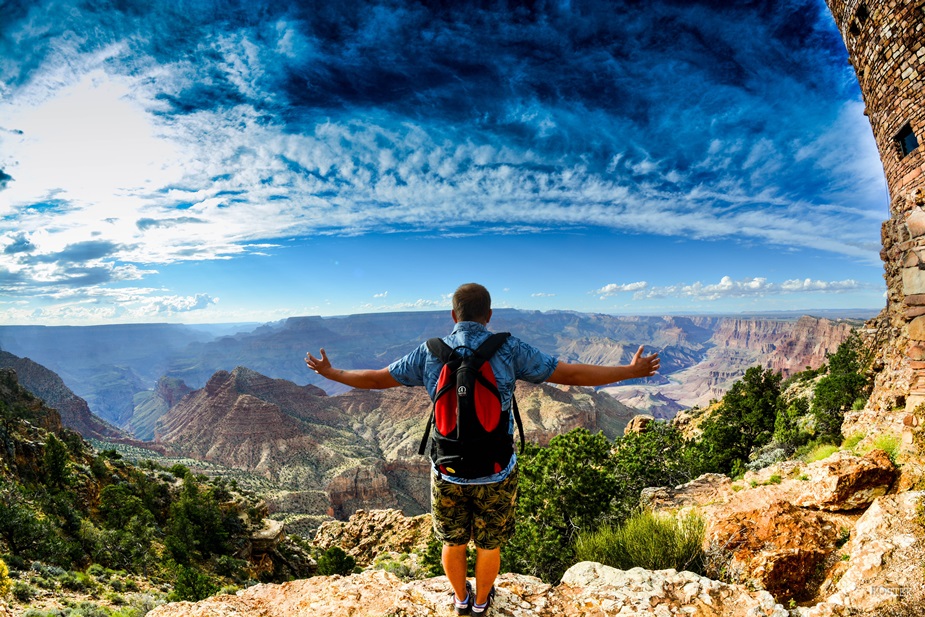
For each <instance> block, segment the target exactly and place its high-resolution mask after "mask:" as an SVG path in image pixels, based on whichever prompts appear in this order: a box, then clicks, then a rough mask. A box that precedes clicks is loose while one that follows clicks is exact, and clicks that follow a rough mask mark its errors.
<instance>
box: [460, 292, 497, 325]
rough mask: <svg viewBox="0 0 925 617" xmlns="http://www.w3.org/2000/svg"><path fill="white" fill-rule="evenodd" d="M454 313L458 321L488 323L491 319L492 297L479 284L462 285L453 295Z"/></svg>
mask: <svg viewBox="0 0 925 617" xmlns="http://www.w3.org/2000/svg"><path fill="white" fill-rule="evenodd" d="M453 312H454V313H456V319H457V320H458V321H477V322H479V323H488V319H489V317H491V295H490V294H489V293H488V290H487V289H485V287H483V286H482V285H479V284H478V283H466V284H465V285H460V286H459V288H458V289H457V290H456V293H454V294H453Z"/></svg>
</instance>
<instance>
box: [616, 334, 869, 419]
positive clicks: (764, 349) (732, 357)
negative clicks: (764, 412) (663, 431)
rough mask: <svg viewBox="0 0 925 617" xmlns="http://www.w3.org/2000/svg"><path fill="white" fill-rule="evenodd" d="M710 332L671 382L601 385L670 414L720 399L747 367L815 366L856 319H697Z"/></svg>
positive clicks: (786, 371)
mask: <svg viewBox="0 0 925 617" xmlns="http://www.w3.org/2000/svg"><path fill="white" fill-rule="evenodd" d="M698 322H699V323H701V324H706V325H709V331H710V332H711V335H710V337H709V339H707V341H705V342H704V354H703V356H702V358H701V359H699V360H698V361H697V362H696V363H692V364H690V365H688V366H686V367H684V368H683V369H682V370H679V371H678V372H675V373H673V374H671V381H670V383H666V384H655V385H634V386H615V387H611V388H605V391H606V392H608V393H609V394H612V395H613V396H614V397H616V398H617V399H619V400H620V401H621V402H623V403H625V404H626V405H630V406H634V407H636V408H638V409H641V410H645V411H646V412H648V413H650V414H652V415H654V416H655V417H656V418H659V419H671V418H673V417H674V416H675V414H676V413H677V412H678V411H680V410H682V409H685V408H689V407H694V406H704V405H708V404H709V402H710V401H711V399H720V398H722V396H723V395H724V394H725V393H726V391H728V390H729V388H730V387H731V386H732V384H733V383H734V382H735V381H736V380H738V379H741V378H742V375H744V374H745V371H746V370H747V369H748V368H749V367H752V366H755V365H761V366H763V367H764V368H770V369H772V370H774V371H779V372H781V373H782V374H783V375H784V377H788V376H790V375H792V374H793V373H796V372H799V371H802V370H805V369H806V368H818V367H819V366H822V365H823V364H824V363H825V361H826V354H829V353H834V351H835V350H836V349H838V346H839V345H841V343H842V342H844V341H845V340H846V339H847V338H848V336H849V335H850V334H851V332H852V331H853V330H854V329H855V327H856V325H857V323H849V322H846V321H832V320H829V319H819V318H815V317H808V316H804V317H801V318H800V319H798V320H796V321H783V320H780V321H776V320H769V319H732V318H707V317H704V318H700V319H699V320H698Z"/></svg>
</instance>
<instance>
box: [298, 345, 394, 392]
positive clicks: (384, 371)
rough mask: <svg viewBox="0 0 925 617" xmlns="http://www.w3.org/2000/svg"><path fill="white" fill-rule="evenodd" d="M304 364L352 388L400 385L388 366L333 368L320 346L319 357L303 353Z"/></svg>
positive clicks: (376, 388) (378, 387)
mask: <svg viewBox="0 0 925 617" xmlns="http://www.w3.org/2000/svg"><path fill="white" fill-rule="evenodd" d="M305 364H307V365H308V368H310V369H311V370H313V371H315V372H316V373H318V374H319V375H321V376H322V377H325V378H326V379H330V380H331V381H336V382H339V383H342V384H344V385H345V386H350V387H352V388H363V389H373V390H381V389H382V388H394V387H396V386H400V385H401V384H400V383H398V382H397V381H395V378H394V377H392V374H391V373H390V372H389V369H388V367H386V368H381V369H358V370H345V369H341V368H334V367H333V366H331V361H330V360H328V354H326V353H325V352H324V347H322V348H321V357H320V358H316V357H315V356H313V355H312V354H311V352H309V353H307V354H305Z"/></svg>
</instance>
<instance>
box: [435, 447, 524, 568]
mask: <svg viewBox="0 0 925 617" xmlns="http://www.w3.org/2000/svg"><path fill="white" fill-rule="evenodd" d="M430 505H431V510H432V511H433V519H434V533H435V534H436V536H437V539H438V540H440V541H441V542H443V543H444V544H448V545H450V546H457V545H460V544H468V543H469V540H470V539H474V540H475V545H476V546H477V547H478V548H482V549H488V550H492V549H496V548H498V547H500V546H501V545H502V544H504V543H505V542H507V541H508V540H510V538H511V536H512V535H514V514H515V512H516V510H517V466H516V465H515V466H514V469H513V470H511V474H510V475H509V476H508V477H507V478H505V479H504V480H502V481H501V482H496V483H494V484H453V483H452V482H447V481H446V480H441V479H440V478H439V477H438V476H437V474H435V473H431V479H430Z"/></svg>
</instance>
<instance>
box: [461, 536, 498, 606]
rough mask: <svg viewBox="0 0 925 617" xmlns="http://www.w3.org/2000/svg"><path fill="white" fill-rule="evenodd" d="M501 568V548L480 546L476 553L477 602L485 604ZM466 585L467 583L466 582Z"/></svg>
mask: <svg viewBox="0 0 925 617" xmlns="http://www.w3.org/2000/svg"><path fill="white" fill-rule="evenodd" d="M500 569H501V548H500V547H498V548H493V549H486V548H478V547H476V553H475V603H476V604H485V602H487V601H488V592H489V591H491V588H492V586H494V584H495V579H496V578H498V571H499V570H500ZM464 585H465V583H464Z"/></svg>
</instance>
